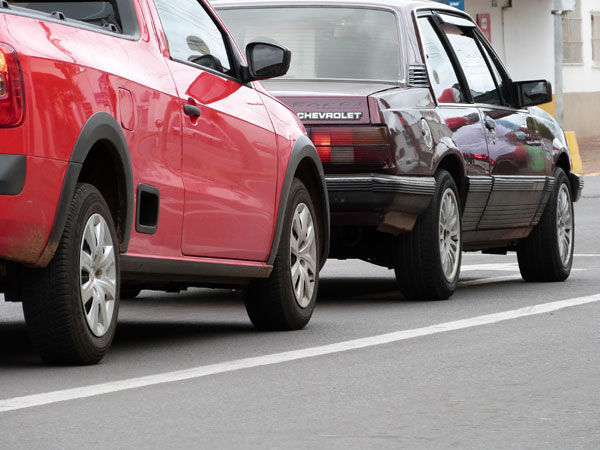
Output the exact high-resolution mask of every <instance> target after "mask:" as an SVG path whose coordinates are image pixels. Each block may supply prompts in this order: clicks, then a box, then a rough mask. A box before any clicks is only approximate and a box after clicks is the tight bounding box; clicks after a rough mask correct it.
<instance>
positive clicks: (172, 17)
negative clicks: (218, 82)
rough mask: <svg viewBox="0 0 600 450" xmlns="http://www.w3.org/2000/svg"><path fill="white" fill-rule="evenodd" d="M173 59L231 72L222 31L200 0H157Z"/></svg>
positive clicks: (226, 72)
mask: <svg viewBox="0 0 600 450" xmlns="http://www.w3.org/2000/svg"><path fill="white" fill-rule="evenodd" d="M155 1H156V8H157V10H158V15H159V16H160V20H161V22H162V26H163V30H164V32H165V35H166V37H167V43H168V45H169V53H170V54H171V58H172V59H174V60H178V61H189V62H193V63H194V64H198V65H200V66H204V67H208V68H210V69H213V70H216V71H218V72H222V73H225V74H229V73H230V71H231V64H230V62H229V57H228V55H227V46H226V45H225V41H224V40H223V35H222V34H221V31H220V30H219V28H218V27H217V26H216V24H215V22H214V21H213V20H212V18H211V17H210V15H209V14H208V13H207V12H206V11H205V10H204V8H203V7H202V5H201V4H200V2H199V0H155Z"/></svg>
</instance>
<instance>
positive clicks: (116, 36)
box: [0, 0, 329, 364]
mask: <svg viewBox="0 0 600 450" xmlns="http://www.w3.org/2000/svg"><path fill="white" fill-rule="evenodd" d="M289 62H290V52H289V51H288V50H287V49H286V48H284V47H281V46H278V45H274V44H270V43H266V42H253V43H251V44H249V45H248V46H247V47H246V58H244V57H243V56H242V55H241V54H240V51H239V49H238V48H237V46H236V44H235V43H234V41H233V40H232V38H231V37H230V35H229V34H228V32H227V30H226V29H225V27H224V26H223V24H222V22H221V21H220V19H219V18H218V16H217V15H216V14H215V13H214V11H213V9H212V8H211V6H210V5H209V4H208V3H207V2H206V1H196V0H176V1H172V0H169V1H167V0H101V1H78V2H51V1H33V2H30V1H28V2H23V1H5V0H2V1H0V143H1V146H0V211H1V214H0V292H3V293H4V296H5V299H6V300H7V301H20V302H22V303H23V310H24V313H25V319H26V322H27V327H28V330H29V331H30V336H31V339H32V341H33V343H34V345H35V346H36V348H37V350H38V351H39V353H40V355H41V357H42V358H43V359H44V360H46V361H48V362H51V363H63V364H64V363H68V364H71V363H75V364H90V363H95V362H98V361H99V360H100V359H101V358H102V356H103V355H104V354H105V353H106V351H107V350H108V348H109V346H110V343H111V341H112V338H113V336H114V333H115V327H116V322H117V315H118V308H119V298H120V291H121V292H127V293H129V294H135V292H136V291H139V289H142V288H148V289H181V288H185V287H187V286H204V285H209V286H232V285H233V286H240V285H241V286H245V288H244V292H245V303H246V308H247V311H248V314H249V316H250V319H251V320H252V322H253V323H254V325H255V326H257V327H258V328H260V329H298V328H302V327H303V326H304V325H305V324H306V323H307V322H308V320H309V319H310V317H311V314H312V311H313V308H314V303H315V299H316V294H317V287H318V274H319V269H320V267H321V266H322V264H323V263H324V261H325V258H326V256H327V253H328V247H329V206H328V198H327V194H326V185H325V181H324V176H323V169H322V165H321V162H320V159H319V156H318V153H317V152H316V150H315V148H314V146H313V144H312V142H311V141H310V140H309V139H308V138H307V136H306V132H305V130H304V127H303V126H302V124H301V123H300V122H299V120H298V119H297V118H296V116H295V114H294V113H292V112H291V111H290V110H289V109H288V108H287V107H286V106H284V105H283V104H282V103H280V102H279V101H277V100H275V99H274V98H273V97H272V96H271V95H269V94H268V92H266V91H265V90H264V88H263V87H262V86H261V84H260V83H259V82H257V81H258V80H261V79H266V78H271V77H274V76H279V75H282V74H284V73H285V72H286V71H287V68H288V67H289Z"/></svg>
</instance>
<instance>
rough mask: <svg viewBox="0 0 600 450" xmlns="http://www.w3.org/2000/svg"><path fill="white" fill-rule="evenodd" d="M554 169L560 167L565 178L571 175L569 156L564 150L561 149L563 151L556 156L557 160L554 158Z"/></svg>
mask: <svg viewBox="0 0 600 450" xmlns="http://www.w3.org/2000/svg"><path fill="white" fill-rule="evenodd" d="M556 167H560V168H561V169H562V170H564V171H565V173H566V174H567V176H568V175H569V174H570V173H571V159H570V158H569V154H568V152H567V151H566V150H564V149H563V151H561V152H560V154H559V155H558V158H556V163H555V165H554V168H556Z"/></svg>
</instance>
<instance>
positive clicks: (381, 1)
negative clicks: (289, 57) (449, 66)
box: [211, 0, 458, 11]
mask: <svg viewBox="0 0 600 450" xmlns="http://www.w3.org/2000/svg"><path fill="white" fill-rule="evenodd" d="M211 3H212V5H213V6H214V7H215V8H217V9H218V8H220V7H233V6H235V7H238V6H316V5H318V6H363V7H364V6H370V7H385V8H392V9H398V10H401V9H409V10H413V9H419V8H436V9H445V10H449V11H458V10H457V9H456V8H452V7H450V6H447V5H445V4H443V3H439V2H437V1H433V0H212V1H211Z"/></svg>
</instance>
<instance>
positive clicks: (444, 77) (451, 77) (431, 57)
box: [419, 17, 465, 103]
mask: <svg viewBox="0 0 600 450" xmlns="http://www.w3.org/2000/svg"><path fill="white" fill-rule="evenodd" d="M419 29H420V32H421V41H422V42H423V49H424V51H425V58H426V61H427V70H428V71H429V79H430V80H431V85H432V87H433V92H434V93H435V97H436V98H437V100H438V102H440V103H464V102H465V95H464V92H463V89H462V87H461V85H460V83H459V82H458V77H457V76H456V72H455V71H454V67H453V66H452V62H451V61H450V57H449V56H448V53H447V52H446V49H445V48H444V46H443V44H442V42H441V41H440V38H439V37H438V35H437V33H436V32H435V30H434V28H433V26H432V25H431V22H430V21H429V19H428V18H425V17H423V18H420V19H419Z"/></svg>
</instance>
